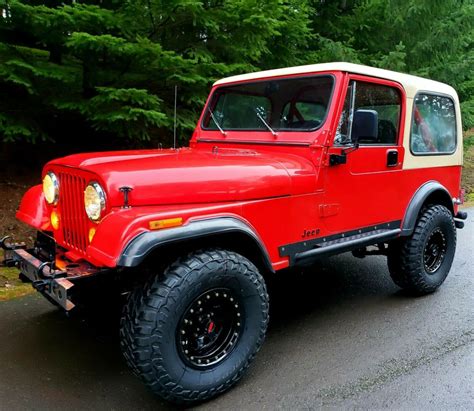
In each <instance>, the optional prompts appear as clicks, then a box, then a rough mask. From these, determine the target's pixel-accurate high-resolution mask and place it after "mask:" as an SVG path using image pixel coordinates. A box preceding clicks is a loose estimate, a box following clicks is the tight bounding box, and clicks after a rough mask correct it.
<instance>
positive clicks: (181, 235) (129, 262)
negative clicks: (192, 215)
mask: <svg viewBox="0 0 474 411" xmlns="http://www.w3.org/2000/svg"><path fill="white" fill-rule="evenodd" d="M229 233H230V234H231V233H239V234H244V235H245V236H246V237H247V238H248V239H249V241H252V242H253V243H254V245H255V246H256V247H258V249H259V252H260V253H261V257H262V260H263V262H264V264H265V266H266V268H267V269H268V270H270V271H271V272H275V270H274V269H273V266H272V263H271V260H270V257H269V255H268V252H267V250H266V248H265V246H264V244H263V242H262V241H261V239H260V237H259V236H258V234H257V233H256V232H255V231H254V230H253V229H252V228H251V227H249V226H248V225H247V224H246V223H245V222H243V221H242V220H239V219H238V218H235V217H216V218H209V219H204V220H197V221H192V222H190V223H189V224H186V225H183V226H180V227H175V228H168V229H166V230H157V231H147V232H144V233H141V234H139V235H137V236H136V237H135V238H133V239H132V240H131V241H130V242H129V243H128V244H127V245H126V246H125V248H124V250H123V251H122V253H121V255H120V257H119V259H118V262H117V265H118V266H121V267H136V266H138V265H140V264H141V263H142V262H143V261H144V260H145V258H146V257H147V256H148V255H149V254H150V253H151V252H153V251H154V250H156V249H158V248H159V247H161V246H165V245H170V244H174V243H176V244H177V243H180V242H183V241H187V240H196V239H199V238H204V237H211V236H216V235H217V236H218V235H222V234H229Z"/></svg>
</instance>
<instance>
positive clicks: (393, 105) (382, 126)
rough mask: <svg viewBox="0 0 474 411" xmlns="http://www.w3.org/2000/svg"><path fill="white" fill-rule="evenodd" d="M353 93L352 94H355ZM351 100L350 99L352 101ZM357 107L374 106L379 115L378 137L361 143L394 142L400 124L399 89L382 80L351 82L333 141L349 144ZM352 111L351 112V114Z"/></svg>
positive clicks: (384, 143)
mask: <svg viewBox="0 0 474 411" xmlns="http://www.w3.org/2000/svg"><path fill="white" fill-rule="evenodd" d="M354 93H355V95H354ZM351 101H353V103H352V104H351ZM359 109H363V110H374V111H376V112H377V115H378V127H377V128H378V133H377V139H376V140H375V141H373V140H367V141H364V139H363V138H361V139H360V140H359V142H360V144H364V145H369V144H370V145H396V144H397V137H398V132H399V128H400V113H401V95H400V92H399V91H398V89H396V88H394V87H390V86H385V85H382V84H375V83H367V82H361V81H357V82H351V84H350V85H349V87H348V90H347V94H346V99H345V102H344V108H343V111H342V114H341V118H340V120H339V125H338V129H337V131H336V138H335V144H339V145H340V144H349V143H350V142H351V139H350V138H349V137H348V136H349V135H350V131H351V122H352V117H353V113H354V112H355V111H357V110H359ZM351 113H352V114H351Z"/></svg>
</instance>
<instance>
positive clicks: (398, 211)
mask: <svg viewBox="0 0 474 411" xmlns="http://www.w3.org/2000/svg"><path fill="white" fill-rule="evenodd" d="M461 138H462V134H461V118H460V110H459V101H458V97H457V94H456V92H455V91H454V90H453V89H452V88H451V87H449V86H448V85H445V84H441V83H438V82H435V81H430V80H426V79H422V78H418V77H413V76H409V75H405V74H400V73H395V72H391V71H386V70H380V69H375V68H370V67H365V66H359V65H353V64H347V63H330V64H318V65H309V66H302V67H295V68H288V69H281V70H271V71H266V72H260V73H253V74H247V75H242V76H236V77H231V78H227V79H223V80H220V81H218V82H217V83H215V84H214V87H213V88H212V90H211V93H210V97H209V99H208V101H207V104H206V106H205V108H204V110H203V112H202V115H201V118H200V120H199V123H198V125H197V127H196V130H195V132H194V134H193V136H192V138H191V141H190V144H189V147H186V148H180V149H170V150H161V149H159V150H135V151H119V152H106V153H91V154H79V155H72V156H69V157H65V158H60V159H57V160H53V161H51V162H50V163H48V164H47V165H46V166H45V168H44V171H43V185H38V186H35V187H33V188H31V189H30V190H29V191H28V192H27V193H26V194H25V196H24V198H23V200H22V202H21V205H20V208H19V210H18V213H17V217H18V219H19V220H21V221H23V222H25V223H27V224H29V225H30V226H33V227H35V228H36V229H37V230H38V237H37V241H36V244H35V247H34V248H33V249H25V247H24V246H22V245H20V244H14V243H11V242H10V241H9V240H7V239H4V240H3V241H2V243H1V244H2V246H3V248H4V249H5V250H6V251H5V255H6V257H5V263H6V264H8V265H16V266H18V267H19V269H20V271H21V274H20V275H21V277H22V278H23V279H25V280H29V281H31V282H32V284H33V287H35V288H36V289H37V290H38V291H40V292H41V293H42V294H44V295H45V296H46V297H47V298H48V300H50V301H51V302H53V303H55V304H57V305H59V306H60V307H62V308H63V309H65V310H71V309H73V308H74V306H75V305H78V306H80V305H83V304H87V303H88V302H90V301H92V295H93V294H94V293H95V294H98V295H99V297H100V298H102V299H107V298H108V297H109V296H110V294H111V293H112V290H118V291H119V292H120V293H121V294H123V295H126V296H127V302H126V303H125V304H124V306H123V311H122V317H121V345H122V349H123V352H124V355H125V358H126V359H127V361H128V363H129V365H130V366H131V368H132V369H133V370H134V371H135V373H136V374H138V375H139V376H141V378H142V379H143V380H144V382H145V383H146V384H147V385H148V386H149V387H150V388H151V389H152V390H153V391H154V392H155V393H157V394H158V395H160V396H162V397H163V398H165V399H168V400H171V401H175V402H181V403H188V404H189V403H192V402H195V401H202V400H206V399H209V398H211V397H214V396H216V395H218V394H220V393H222V392H224V391H225V390H227V389H229V388H230V387H231V386H233V385H234V384H235V383H236V382H237V381H238V380H239V379H240V378H241V377H242V375H243V374H244V372H245V370H246V369H247V368H248V366H249V365H250V363H251V362H252V360H253V358H254V356H255V354H256V353H257V351H258V350H259V349H260V346H261V345H262V343H263V340H264V337H265V332H266V328H267V323H268V308H269V300H268V295H267V290H266V287H265V278H266V277H268V276H271V275H274V274H275V273H276V272H278V271H279V270H282V269H285V268H287V267H295V266H301V265H308V264H313V263H314V262H315V261H316V260H317V259H320V258H324V257H326V256H329V255H333V254H337V253H343V252H346V251H352V252H353V253H354V255H356V256H365V255H368V254H371V255H372V254H383V255H386V256H387V260H388V267H389V270H390V273H391V276H392V278H393V280H394V281H395V283H396V284H398V285H399V286H400V287H402V288H404V289H406V290H408V291H410V292H412V293H414V294H426V293H431V292H433V291H435V290H436V289H437V288H438V287H439V286H440V285H441V284H442V283H443V281H444V280H445V278H446V276H447V275H448V272H449V269H450V267H451V263H452V261H453V258H454V252H455V248H456V227H457V228H462V227H463V224H464V223H463V221H462V220H464V219H465V218H466V213H464V212H461V211H459V210H458V206H459V204H460V203H461V202H462V195H461V192H460V177H461V166H462V149H463V145H462V140H461ZM98 290H100V292H99V291H98Z"/></svg>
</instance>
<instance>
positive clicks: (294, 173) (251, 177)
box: [45, 148, 316, 207]
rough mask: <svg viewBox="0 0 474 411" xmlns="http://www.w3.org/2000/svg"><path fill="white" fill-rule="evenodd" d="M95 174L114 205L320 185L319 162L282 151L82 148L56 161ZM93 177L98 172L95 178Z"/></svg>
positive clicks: (257, 194) (266, 193) (263, 194)
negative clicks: (127, 193)
mask: <svg viewBox="0 0 474 411" xmlns="http://www.w3.org/2000/svg"><path fill="white" fill-rule="evenodd" d="M54 166H64V167H74V168H79V169H81V170H84V171H86V172H89V173H93V174H95V175H96V176H97V177H98V178H97V180H98V181H99V182H101V184H103V185H104V188H105V189H106V191H107V196H108V201H109V205H110V206H112V207H118V206H121V205H122V204H123V195H122V193H120V192H119V188H120V187H123V186H129V187H132V188H133V191H132V192H131V193H130V205H133V206H141V205H165V204H185V203H194V204H195V203H215V202H229V201H242V200H257V199H263V198H270V197H281V196H287V195H295V194H303V193H306V192H311V191H314V189H315V184H316V179H315V169H314V165H313V164H312V163H311V162H310V161H309V160H307V159H305V158H303V157H300V156H295V155H288V154H282V153H262V152H257V151H253V150H245V149H243V150H237V149H222V148H219V150H218V151H217V152H216V153H213V152H211V151H210V150H208V149H207V150H205V149H190V148H185V149H179V150H135V151H120V152H117V151H116V152H106V153H87V154H76V155H72V156H68V157H64V158H61V159H57V160H54V161H52V162H50V163H49V164H48V165H47V166H46V167H45V170H48V168H51V167H53V168H54ZM92 179H93V178H92Z"/></svg>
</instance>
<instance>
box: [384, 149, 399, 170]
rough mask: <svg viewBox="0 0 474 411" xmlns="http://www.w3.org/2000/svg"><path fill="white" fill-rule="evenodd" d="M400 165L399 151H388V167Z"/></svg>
mask: <svg viewBox="0 0 474 411" xmlns="http://www.w3.org/2000/svg"><path fill="white" fill-rule="evenodd" d="M397 165H398V151H397V150H388V151H387V167H396V166H397Z"/></svg>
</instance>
